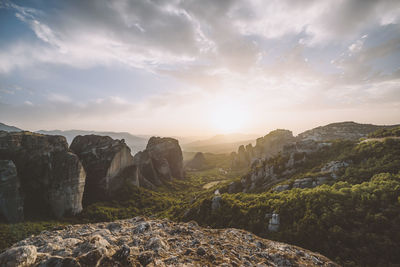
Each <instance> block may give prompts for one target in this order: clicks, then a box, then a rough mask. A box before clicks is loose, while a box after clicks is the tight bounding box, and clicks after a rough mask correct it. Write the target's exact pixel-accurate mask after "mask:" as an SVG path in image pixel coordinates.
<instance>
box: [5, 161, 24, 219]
mask: <svg viewBox="0 0 400 267" xmlns="http://www.w3.org/2000/svg"><path fill="white" fill-rule="evenodd" d="M20 187H21V185H20V181H19V177H18V175H17V167H15V164H14V162H12V161H11V160H0V213H1V214H2V215H3V216H4V217H5V218H6V219H7V221H9V222H19V221H22V220H23V219H24V202H23V199H22V195H21V191H20V189H21V188H20Z"/></svg>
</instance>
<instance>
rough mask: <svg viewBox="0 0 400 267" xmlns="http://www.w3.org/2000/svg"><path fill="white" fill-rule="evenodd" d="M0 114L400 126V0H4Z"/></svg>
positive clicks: (129, 127) (136, 127) (201, 129)
mask: <svg viewBox="0 0 400 267" xmlns="http://www.w3.org/2000/svg"><path fill="white" fill-rule="evenodd" d="M0 23H1V25H2V27H1V28H0V37H1V38H0V48H1V50H0V122H3V123H6V124H9V125H14V126H17V127H19V128H22V129H26V130H32V131H37V130H55V129H57V130H71V129H78V130H93V131H114V132H129V133H131V134H134V135H160V136H181V137H185V136H204V137H209V136H213V135H216V134H227V133H244V134H258V135H260V136H262V135H265V134H266V133H268V132H269V131H271V130H274V129H277V128H283V129H289V130H291V131H293V133H294V134H298V133H300V132H302V131H305V130H307V129H311V128H314V127H317V126H322V125H326V124H329V123H333V122H341V121H355V122H358V123H372V124H379V125H388V124H398V123H400V24H399V23H400V2H398V1H391V0H385V1H362V0H356V1H333V0H332V1H296V2H291V1H270V2H268V3H266V2H264V1H258V0H252V1H239V0H229V1H201V2H200V1H179V0H174V1H165V2H159V1H115V2H106V1H88V2H84V1H65V2H64V1H63V2H61V1H29V2H28V1H8V0H6V1H2V2H1V3H0Z"/></svg>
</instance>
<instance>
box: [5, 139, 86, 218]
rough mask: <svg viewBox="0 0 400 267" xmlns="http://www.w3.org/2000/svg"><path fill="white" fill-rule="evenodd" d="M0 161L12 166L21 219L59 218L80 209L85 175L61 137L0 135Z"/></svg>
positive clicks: (76, 158) (77, 160)
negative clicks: (17, 184)
mask: <svg viewBox="0 0 400 267" xmlns="http://www.w3.org/2000/svg"><path fill="white" fill-rule="evenodd" d="M0 159H2V160H12V161H13V162H14V164H15V166H16V169H17V173H18V177H19V179H20V183H21V191H22V195H23V196H24V207H23V208H24V214H25V217H26V215H28V217H36V218H43V217H44V216H49V215H51V216H54V217H61V216H63V215H65V214H76V213H79V212H80V211H81V210H82V195H83V190H84V185H85V179H86V174H85V171H84V169H83V166H82V164H81V163H80V161H79V159H78V157H77V156H76V155H75V154H73V153H71V152H70V151H69V150H68V144H67V141H66V139H65V137H63V136H48V135H42V134H36V133H31V132H11V133H7V132H0Z"/></svg>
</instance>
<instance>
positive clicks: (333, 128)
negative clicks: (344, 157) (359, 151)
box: [297, 121, 399, 141]
mask: <svg viewBox="0 0 400 267" xmlns="http://www.w3.org/2000/svg"><path fill="white" fill-rule="evenodd" d="M397 126H399V125H373V124H362V123H356V122H352V121H347V122H337V123H331V124H328V125H325V126H320V127H316V128H314V129H311V130H308V131H305V132H303V133H300V134H299V135H298V136H297V138H298V139H301V140H313V141H327V140H336V139H347V140H358V139H359V138H362V137H366V136H367V135H368V134H370V133H373V132H375V131H378V130H382V129H391V128H395V127H397Z"/></svg>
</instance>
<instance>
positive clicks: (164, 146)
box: [146, 137, 184, 179]
mask: <svg viewBox="0 0 400 267" xmlns="http://www.w3.org/2000/svg"><path fill="white" fill-rule="evenodd" d="M146 150H147V151H148V152H150V154H151V155H152V157H153V158H155V159H156V158H163V159H165V160H166V161H167V162H168V166H169V169H170V171H171V175H172V177H174V178H178V179H182V178H183V177H184V172H183V156H182V149H181V147H180V146H179V142H178V140H176V139H173V138H169V137H164V138H162V137H151V138H150V140H149V142H148V143H147V147H146Z"/></svg>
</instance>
